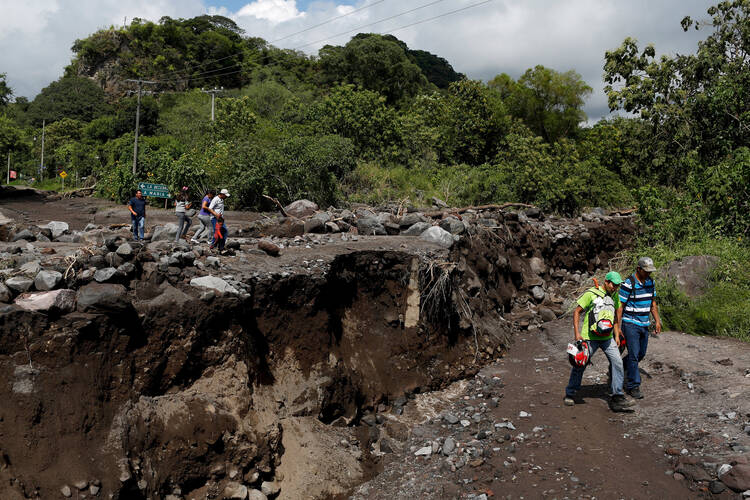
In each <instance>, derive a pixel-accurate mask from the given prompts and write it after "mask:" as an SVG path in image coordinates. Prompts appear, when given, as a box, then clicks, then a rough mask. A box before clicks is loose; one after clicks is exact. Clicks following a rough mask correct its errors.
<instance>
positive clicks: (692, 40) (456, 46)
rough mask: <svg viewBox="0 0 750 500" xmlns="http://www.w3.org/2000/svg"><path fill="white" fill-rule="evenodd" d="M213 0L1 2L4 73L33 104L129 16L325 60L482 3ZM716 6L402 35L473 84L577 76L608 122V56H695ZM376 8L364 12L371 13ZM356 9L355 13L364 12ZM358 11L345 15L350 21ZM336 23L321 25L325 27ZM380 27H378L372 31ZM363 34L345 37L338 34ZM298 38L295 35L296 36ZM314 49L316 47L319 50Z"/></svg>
mask: <svg viewBox="0 0 750 500" xmlns="http://www.w3.org/2000/svg"><path fill="white" fill-rule="evenodd" d="M205 1H206V0H129V1H127V2H122V1H119V0H78V1H76V2H73V1H72V0H34V1H26V2H20V1H17V0H0V12H3V16H2V18H0V72H7V73H8V79H9V83H10V84H11V86H12V87H14V89H15V90H16V94H17V95H28V96H33V95H34V94H35V93H36V92H38V91H39V90H40V89H41V88H42V87H44V86H46V85H47V84H49V82H51V81H52V80H55V79H56V78H58V77H59V76H60V75H61V74H62V69H63V67H64V66H65V65H66V64H67V63H68V62H69V60H70V57H71V53H70V50H69V48H70V46H71V45H72V43H73V41H74V40H75V39H76V38H83V37H85V36H87V35H88V34H90V33H91V32H93V31H95V30H96V29H98V28H102V27H106V26H109V25H110V24H117V25H119V24H122V20H123V17H124V16H128V20H130V19H132V17H133V16H138V17H141V18H146V19H150V20H153V21H157V20H158V19H159V18H160V17H161V16H164V15H169V16H172V17H192V16H196V15H200V14H202V13H205V12H209V13H212V14H220V15H225V16H227V17H230V18H232V19H234V21H235V22H237V24H238V25H239V26H240V27H242V28H244V29H245V31H246V34H247V35H249V36H260V37H262V38H265V39H266V40H269V41H271V42H272V43H274V44H275V45H277V46H280V47H283V48H293V49H301V50H304V51H305V52H307V53H309V54H317V51H318V49H319V48H320V47H322V46H323V45H325V44H326V43H332V44H344V43H346V42H347V41H348V40H349V39H350V38H351V36H353V35H354V34H356V33H357V31H363V32H374V33H384V32H388V31H389V30H394V29H396V28H399V27H402V26H405V25H408V24H412V23H417V22H419V21H421V20H425V19H427V18H430V17H433V16H439V15H441V14H443V13H446V12H449V11H452V10H455V9H459V8H462V7H466V6H470V5H473V4H476V3H478V2H479V0H446V1H443V2H439V3H437V4H435V5H432V6H430V7H428V8H424V9H419V10H416V11H414V12H412V13H409V14H406V15H403V16H399V17H396V18H394V19H390V20H387V21H382V22H377V23H376V21H381V20H383V19H385V18H388V17H391V16H395V15H397V14H399V13H402V12H405V11H408V10H411V9H415V8H416V7H419V6H422V5H425V4H426V3H427V2H426V0H399V1H398V2H394V1H391V0H386V1H379V0H358V1H357V2H356V4H354V5H353V6H350V5H343V4H340V3H339V2H337V1H336V0H316V1H313V2H311V3H310V4H309V5H308V6H307V8H306V10H305V11H301V10H300V9H299V7H298V2H296V1H295V0H255V1H253V2H250V3H248V4H246V5H245V6H244V7H242V8H240V9H239V10H237V11H232V10H229V9H227V8H226V7H210V8H208V9H206V7H205V4H204V2H205ZM712 3H714V2H712V1H710V0H663V1H661V2H651V1H649V0H631V1H630V2H621V1H618V0H566V1H565V2H550V1H548V0H495V1H493V2H489V3H487V4H484V5H481V6H478V7H476V8H471V9H468V10H465V11H463V12H459V13H456V14H453V15H448V16H445V17H440V18H439V19H435V20H432V21H429V22H424V23H421V24H416V25H414V26H411V27H408V28H405V29H401V30H398V31H395V32H394V35H395V36H397V37H398V38H400V39H402V40H404V41H405V42H406V43H407V44H408V45H409V47H411V48H415V49H422V50H427V51H430V52H432V53H434V54H437V55H439V56H441V57H444V58H446V59H447V60H448V61H449V62H450V63H451V64H452V65H453V67H454V68H455V69H456V71H460V72H462V73H465V74H466V75H467V76H468V77H469V78H475V79H482V80H488V79H490V78H492V77H493V76H495V75H497V74H499V73H503V72H505V73H508V74H510V75H511V76H514V77H518V76H520V75H521V74H522V73H523V72H524V71H525V70H526V69H527V68H530V67H533V66H535V65H536V64H543V65H545V66H548V67H550V68H553V69H556V70H559V71H567V70H568V69H575V70H576V71H578V72H579V73H580V74H581V75H582V77H583V78H584V80H586V81H587V82H588V83H589V85H591V87H593V88H594V93H593V94H592V96H591V98H590V99H589V101H588V102H587V105H586V111H587V113H588V114H589V116H590V117H591V118H598V117H600V116H602V115H603V114H606V112H607V107H606V97H605V96H604V93H603V91H602V87H603V83H602V71H603V70H602V66H603V64H604V52H605V50H608V49H612V48H615V47H617V46H619V45H620V43H622V40H623V39H624V38H625V37H627V36H632V37H634V38H637V39H638V40H639V41H640V42H641V43H642V44H645V43H649V42H653V43H654V44H655V45H656V48H657V51H658V52H660V53H675V52H683V53H684V52H689V51H694V50H695V47H696V41H697V40H698V39H699V38H703V37H705V35H706V33H705V32H702V31H701V32H695V31H691V32H689V33H683V32H682V29H681V28H680V19H682V17H683V16H684V15H688V14H689V15H691V16H693V17H694V18H700V19H705V18H706V17H707V16H706V9H707V8H708V7H709V6H710V5H711V4H712ZM365 6H371V7H369V8H365V9H362V10H357V9H361V8H362V7H365ZM355 10H356V12H355ZM350 12H353V13H352V14H351V15H347V16H344V17H340V16H342V14H346V13H350ZM329 20H332V21H331V22H328V23H326V24H324V25H322V26H319V27H315V28H313V29H309V28H310V27H312V26H316V25H317V24H320V23H324V22H325V21H329ZM372 23H375V24H373V25H372V26H368V25H370V24H372ZM354 28H360V29H359V30H356V31H353V32H351V33H348V34H346V35H343V36H334V35H337V34H339V33H344V32H347V31H349V30H353V29H354ZM289 35H292V36H289ZM311 42H314V43H311Z"/></svg>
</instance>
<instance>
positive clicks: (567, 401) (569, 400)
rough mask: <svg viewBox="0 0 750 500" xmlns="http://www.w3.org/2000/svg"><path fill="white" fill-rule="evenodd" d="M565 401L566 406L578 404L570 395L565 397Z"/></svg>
mask: <svg viewBox="0 0 750 500" xmlns="http://www.w3.org/2000/svg"><path fill="white" fill-rule="evenodd" d="M563 403H564V404H565V406H575V404H576V402H575V400H574V399H573V398H571V397H570V396H565V398H564V399H563Z"/></svg>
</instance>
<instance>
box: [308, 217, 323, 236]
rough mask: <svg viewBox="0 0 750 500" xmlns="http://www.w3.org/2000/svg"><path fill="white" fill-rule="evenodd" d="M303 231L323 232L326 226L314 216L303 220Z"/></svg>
mask: <svg viewBox="0 0 750 500" xmlns="http://www.w3.org/2000/svg"><path fill="white" fill-rule="evenodd" d="M305 232H306V233H325V232H326V226H325V222H323V221H322V220H320V219H317V218H315V217H313V218H311V219H307V220H306V221H305Z"/></svg>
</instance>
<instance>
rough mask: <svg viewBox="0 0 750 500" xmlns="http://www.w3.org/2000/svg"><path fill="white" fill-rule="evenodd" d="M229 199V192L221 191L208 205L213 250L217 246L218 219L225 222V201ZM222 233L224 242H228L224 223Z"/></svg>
mask: <svg viewBox="0 0 750 500" xmlns="http://www.w3.org/2000/svg"><path fill="white" fill-rule="evenodd" d="M227 198H229V191H228V190H226V189H222V190H221V191H219V194H217V195H216V196H214V199H213V200H211V204H210V205H208V212H209V213H210V214H211V231H212V232H211V234H212V237H211V248H213V247H214V245H216V221H217V220H218V219H222V221H223V219H224V200H226V199H227ZM220 231H221V234H222V236H223V237H224V241H225V242H226V239H227V228H226V224H224V223H222V225H221V229H220ZM222 246H223V245H222Z"/></svg>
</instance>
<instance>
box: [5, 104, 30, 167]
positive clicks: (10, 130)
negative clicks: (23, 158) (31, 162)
mask: <svg viewBox="0 0 750 500" xmlns="http://www.w3.org/2000/svg"><path fill="white" fill-rule="evenodd" d="M28 149H29V145H28V142H27V141H26V140H25V137H24V133H23V131H22V130H21V129H20V128H18V127H16V125H15V124H14V123H13V121H12V120H11V119H10V118H8V117H7V116H5V115H3V114H0V159H2V158H5V157H6V156H7V154H8V152H13V153H16V154H17V153H23V152H25V151H27V150H28Z"/></svg>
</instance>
